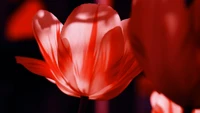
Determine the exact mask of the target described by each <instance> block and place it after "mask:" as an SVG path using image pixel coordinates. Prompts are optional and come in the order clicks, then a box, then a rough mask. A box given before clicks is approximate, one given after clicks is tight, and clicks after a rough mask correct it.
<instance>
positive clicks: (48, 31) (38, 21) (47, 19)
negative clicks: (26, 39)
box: [33, 10, 62, 66]
mask: <svg viewBox="0 0 200 113" xmlns="http://www.w3.org/2000/svg"><path fill="white" fill-rule="evenodd" d="M61 28H62V24H61V23H60V21H59V20H58V19H57V18H56V17H55V16H54V15H53V14H52V13H50V12H47V11H45V10H40V11H38V12H37V14H36V15H35V17H34V19H33V32H34V35H35V38H36V41H37V43H38V45H39V47H40V50H41V52H42V55H43V57H44V59H45V60H46V62H47V63H48V64H49V65H50V66H53V65H57V63H58V59H57V48H58V44H57V36H58V35H59V34H60V29H61Z"/></svg>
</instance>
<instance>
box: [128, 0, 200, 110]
mask: <svg viewBox="0 0 200 113" xmlns="http://www.w3.org/2000/svg"><path fill="white" fill-rule="evenodd" d="M186 1H189V0H133V2H132V13H131V19H130V23H129V27H128V28H129V35H130V42H131V46H132V48H133V50H134V53H135V56H136V58H137V60H138V62H139V64H140V66H141V67H142V68H143V69H144V73H145V75H146V77H147V78H148V79H149V80H150V81H151V82H152V83H153V85H154V87H155V88H156V90H158V91H160V92H162V93H163V94H165V95H166V96H167V97H168V98H169V99H171V100H173V101H174V102H175V103H177V104H180V105H181V106H184V107H200V90H199V88H200V76H199V75H200V60H199V55H200V54H199V53H200V49H199V48H200V46H199V44H200V43H199V41H200V40H199V38H200V0H193V1H192V2H187V4H186ZM188 3H189V4H188Z"/></svg>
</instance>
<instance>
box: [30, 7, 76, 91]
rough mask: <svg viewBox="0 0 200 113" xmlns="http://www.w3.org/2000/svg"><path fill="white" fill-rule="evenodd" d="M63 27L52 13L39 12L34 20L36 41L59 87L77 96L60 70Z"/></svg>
mask: <svg viewBox="0 0 200 113" xmlns="http://www.w3.org/2000/svg"><path fill="white" fill-rule="evenodd" d="M62 26H63V25H62V23H60V21H59V20H58V19H57V18H56V17H55V16H54V15H53V14H52V13H50V12H48V11H45V10H40V11H38V13H37V14H36V15H35V17H34V19H33V31H34V35H35V37H36V41H37V43H38V45H39V47H40V51H41V53H42V55H43V57H44V59H45V61H46V62H47V63H48V65H49V66H50V68H51V69H52V71H53V72H54V75H55V79H56V81H57V85H58V86H59V88H60V89H61V90H62V91H63V92H64V93H66V94H69V92H73V94H72V93H70V95H77V94H75V92H74V91H72V90H74V88H73V86H71V85H70V84H69V80H67V79H65V76H64V75H63V73H62V72H61V70H60V69H59V64H58V56H59V55H61V54H62V53H60V54H59V53H58V50H59V47H58V41H59V40H61V39H60V38H61V37H60V31H61V28H62ZM58 54H59V55H58Z"/></svg>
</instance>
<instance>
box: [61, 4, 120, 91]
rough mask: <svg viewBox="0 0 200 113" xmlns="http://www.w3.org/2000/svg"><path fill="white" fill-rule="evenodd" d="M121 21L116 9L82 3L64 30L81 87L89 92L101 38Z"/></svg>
mask: <svg viewBox="0 0 200 113" xmlns="http://www.w3.org/2000/svg"><path fill="white" fill-rule="evenodd" d="M117 25H120V18H119V16H118V14H117V13H116V11H114V10H113V9H112V8H111V7H108V6H106V5H98V4H83V5H80V6H79V7H77V8H76V9H74V11H73V12H72V13H71V14H70V16H69V17H68V19H67V21H66V22H65V24H64V27H63V29H62V32H61V37H62V38H67V39H68V41H69V44H70V47H71V53H72V61H73V63H74V69H75V76H76V80H77V83H78V87H79V89H80V90H81V91H82V92H83V93H88V91H89V90H88V89H89V84H90V81H91V79H92V76H93V73H94V64H95V61H96V59H95V56H96V53H97V52H98V49H99V46H100V44H99V43H100V41H101V39H102V38H103V36H104V35H105V33H106V32H108V31H109V30H110V29H112V28H114V27H116V26H117Z"/></svg>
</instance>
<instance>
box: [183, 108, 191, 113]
mask: <svg viewBox="0 0 200 113" xmlns="http://www.w3.org/2000/svg"><path fill="white" fill-rule="evenodd" d="M183 113H192V108H191V107H184V109H183Z"/></svg>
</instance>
